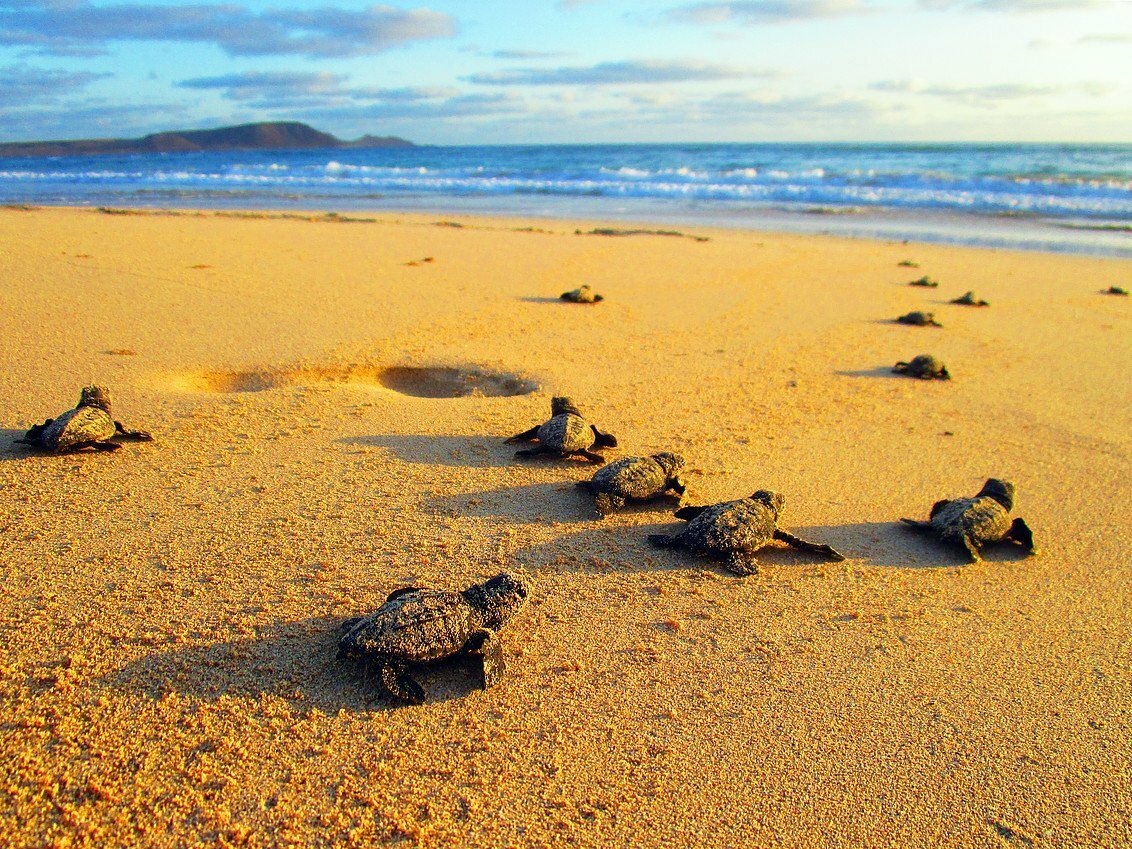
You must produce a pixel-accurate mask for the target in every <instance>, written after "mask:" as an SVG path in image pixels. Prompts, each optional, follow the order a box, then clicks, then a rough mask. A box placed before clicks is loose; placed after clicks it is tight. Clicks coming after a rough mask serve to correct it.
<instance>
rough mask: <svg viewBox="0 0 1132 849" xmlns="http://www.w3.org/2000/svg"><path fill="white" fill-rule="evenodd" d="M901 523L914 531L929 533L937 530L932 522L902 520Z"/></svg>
mask: <svg viewBox="0 0 1132 849" xmlns="http://www.w3.org/2000/svg"><path fill="white" fill-rule="evenodd" d="M900 521H901V522H903V523H904V527H906V528H910V529H911V530H913V531H922V532H924V533H928V532H930V531H933V530H935V529H934V528H933V527H932V523H931V522H920V521H918V520H916V519H901V520H900Z"/></svg>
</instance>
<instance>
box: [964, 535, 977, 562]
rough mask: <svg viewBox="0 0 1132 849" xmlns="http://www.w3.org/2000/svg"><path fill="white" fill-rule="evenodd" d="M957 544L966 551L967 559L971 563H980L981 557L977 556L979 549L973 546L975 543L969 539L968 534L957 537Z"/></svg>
mask: <svg viewBox="0 0 1132 849" xmlns="http://www.w3.org/2000/svg"><path fill="white" fill-rule="evenodd" d="M959 543H960V544H961V545H962V546H963V548H965V549H966V550H967V558H968V559H969V560H970V561H971V562H972V563H981V562H982V560H983V557H982V555H981V554H979V548H978V546H976V545H975V541H974V540H973V539H971V537H970V536H969V535H968V534H961V535H960V536H959Z"/></svg>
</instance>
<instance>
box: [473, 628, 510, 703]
mask: <svg viewBox="0 0 1132 849" xmlns="http://www.w3.org/2000/svg"><path fill="white" fill-rule="evenodd" d="M467 650H468V651H471V652H474V653H476V654H478V655H479V656H480V658H481V659H482V660H483V682H482V686H483V689H485V690H486V689H487V688H488V687H494V686H495V685H496V684H498V683H499V682H500V680H502V678H503V673H504V672H506V671H507V662H506V661H505V660H504V659H503V645H502V643H500V641H499V637H497V636H496V635H495V632H494V631H492V630H491V629H489V628H484V629H483V630H482V631H477V632H476V633H474V634H472V636H471V638H470V639H469V640H468V646H467Z"/></svg>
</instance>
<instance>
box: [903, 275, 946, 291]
mask: <svg viewBox="0 0 1132 849" xmlns="http://www.w3.org/2000/svg"><path fill="white" fill-rule="evenodd" d="M908 285H909V286H923V287H924V288H926V289H934V288H936V287H937V286H939V281H938V280H933V279H932V278H930V277H928V276H927V275H926V274H925V275H924V276H923V277H920V278H918V279H916V280H910V281H908Z"/></svg>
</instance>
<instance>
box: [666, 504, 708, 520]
mask: <svg viewBox="0 0 1132 849" xmlns="http://www.w3.org/2000/svg"><path fill="white" fill-rule="evenodd" d="M705 510H707V507H681V508H680V509H679V510H677V511H676V512H675V513H673V514H672V515H673V516H675V517H676V518H677V519H684V520H686V521H689V522H690V521H692V519H694V518H696V517H697V516H698V515H700V514H701V513H703V512H704V511H705Z"/></svg>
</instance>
